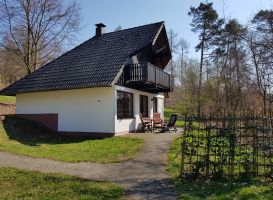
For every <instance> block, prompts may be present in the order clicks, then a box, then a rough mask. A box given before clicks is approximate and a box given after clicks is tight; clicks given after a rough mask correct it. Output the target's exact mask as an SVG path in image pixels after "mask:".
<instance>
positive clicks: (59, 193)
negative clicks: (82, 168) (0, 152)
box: [0, 168, 125, 200]
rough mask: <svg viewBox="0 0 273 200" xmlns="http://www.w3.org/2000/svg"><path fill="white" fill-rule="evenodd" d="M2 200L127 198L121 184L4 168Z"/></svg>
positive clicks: (0, 188)
mask: <svg viewBox="0 0 273 200" xmlns="http://www.w3.org/2000/svg"><path fill="white" fill-rule="evenodd" d="M0 180H1V181H0V199H1V200H10V199H43V200H46V199H48V200H49V199H50V200H54V199H56V200H57V199H69V200H72V199H75V200H76V199H93V200H95V199H100V200H103V199H105V200H108V199H125V198H124V191H123V188H122V187H120V186H119V185H117V184H114V183H109V182H101V181H90V180H85V179H80V178H76V177H72V176H64V175H59V174H44V173H40V172H28V171H22V170H16V169H12V168H0Z"/></svg>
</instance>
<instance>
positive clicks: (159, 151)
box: [0, 133, 178, 200]
mask: <svg viewBox="0 0 273 200" xmlns="http://www.w3.org/2000/svg"><path fill="white" fill-rule="evenodd" d="M130 135H132V136H136V137H141V138H144V141H145V144H144V147H143V148H142V150H141V151H140V152H138V154H137V155H136V157H135V158H134V159H131V160H128V161H125V162H121V163H113V164H98V163H87V162H86V163H64V162H60V161H54V160H50V159H40V158H32V157H27V156H21V155H14V154H11V153H7V152H0V166H2V167H15V168H19V169H26V170H33V171H40V172H48V173H63V174H68V175H73V176H78V177H81V178H86V179H92V180H107V181H113V182H116V183H119V184H121V185H122V186H123V187H124V188H125V192H126V196H127V197H128V199H135V200H136V199H177V194H176V192H175V188H174V186H173V185H172V183H171V177H170V175H169V174H168V173H167V172H166V171H165V167H166V164H167V152H168V150H169V147H170V144H171V141H172V140H173V139H174V138H175V137H178V134H174V133H171V134H169V133H164V134H163V133H162V134H159V133H158V134H147V133H146V134H139V133H138V134H130Z"/></svg>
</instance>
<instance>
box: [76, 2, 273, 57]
mask: <svg viewBox="0 0 273 200" xmlns="http://www.w3.org/2000/svg"><path fill="white" fill-rule="evenodd" d="M78 2H79V4H80V7H81V11H80V12H81V21H80V26H81V29H80V31H79V34H78V35H77V42H76V43H78V44H80V43H81V42H84V41H86V40H88V39H89V38H91V37H93V36H94V34H95V26H94V25H95V24H97V23H104V24H105V25H106V26H107V27H106V32H111V31H113V30H114V29H115V28H116V27H117V26H118V25H120V26H121V27H122V28H123V29H126V28H131V27H135V26H141V25H144V24H150V23H154V22H159V21H165V25H166V28H167V30H169V29H173V30H174V31H175V32H177V33H178V37H179V38H184V39H185V40H186V41H187V42H188V43H189V44H190V47H189V57H192V58H196V57H198V55H199V53H198V52H195V50H194V47H195V46H196V44H197V43H198V36H197V35H196V34H194V33H193V32H192V31H191V26H190V23H191V17H190V16H188V12H189V9H190V7H191V6H195V7H197V6H198V5H199V2H206V1H202V0H201V1H200V0H78ZM210 2H213V5H214V8H215V9H216V10H217V12H218V14H219V15H220V17H223V16H225V18H236V19H238V21H239V22H240V23H242V24H246V23H248V22H249V21H250V19H251V17H252V16H253V15H254V14H255V12H256V11H257V10H260V9H272V8H273V0H214V1H210ZM174 56H175V55H174Z"/></svg>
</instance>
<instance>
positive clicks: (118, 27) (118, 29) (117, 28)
mask: <svg viewBox="0 0 273 200" xmlns="http://www.w3.org/2000/svg"><path fill="white" fill-rule="evenodd" d="M120 30H122V26H121V25H118V26H117V27H116V28H115V29H114V31H120Z"/></svg>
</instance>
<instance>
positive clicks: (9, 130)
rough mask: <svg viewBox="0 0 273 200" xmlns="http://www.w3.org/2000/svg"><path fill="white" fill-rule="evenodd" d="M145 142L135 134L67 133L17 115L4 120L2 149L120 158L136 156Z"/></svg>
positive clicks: (73, 158) (75, 158) (76, 158)
mask: <svg viewBox="0 0 273 200" xmlns="http://www.w3.org/2000/svg"><path fill="white" fill-rule="evenodd" d="M143 143H144V142H143V139H140V138H133V137H112V138H107V139H100V140H90V139H89V140H87V139H79V138H78V139H77V138H69V137H64V136H60V135H58V134H57V133H54V132H51V131H49V130H48V129H45V128H43V127H41V126H39V125H37V124H35V123H32V122H29V121H26V120H22V119H16V118H14V117H7V118H6V119H5V120H4V122H3V123H1V122H0V150H2V151H8V152H12V153H16V154H22V155H28V156H33V157H37V158H50V159H54V160H60V161H64V162H84V161H86V162H88V161H90V162H98V163H112V162H120V161H124V160H128V159H130V158H132V157H134V155H135V154H136V152H137V151H139V149H140V148H141V147H142V146H143Z"/></svg>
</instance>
